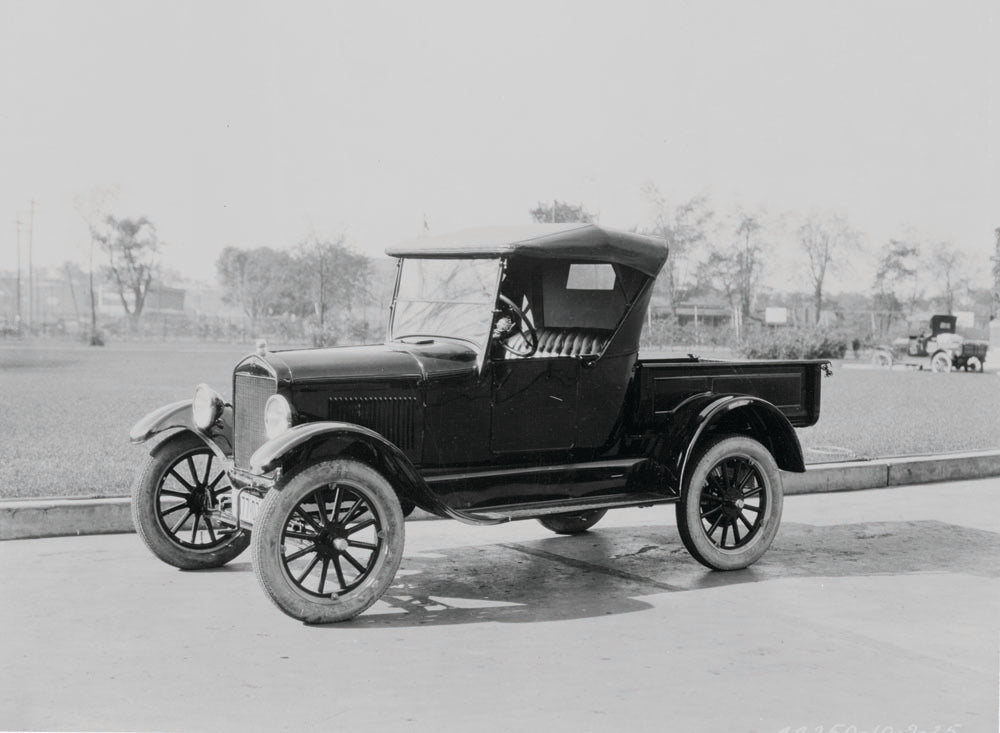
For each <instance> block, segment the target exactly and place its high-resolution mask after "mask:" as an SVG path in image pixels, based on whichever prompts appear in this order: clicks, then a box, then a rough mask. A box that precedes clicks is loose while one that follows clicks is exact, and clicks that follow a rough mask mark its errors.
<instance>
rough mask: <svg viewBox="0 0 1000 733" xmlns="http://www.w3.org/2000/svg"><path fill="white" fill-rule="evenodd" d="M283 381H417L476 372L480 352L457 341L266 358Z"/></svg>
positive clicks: (297, 351) (313, 351)
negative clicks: (477, 354) (477, 353)
mask: <svg viewBox="0 0 1000 733" xmlns="http://www.w3.org/2000/svg"><path fill="white" fill-rule="evenodd" d="M264 358H265V360H266V361H267V362H268V363H269V364H271V366H272V367H273V368H274V369H275V371H276V372H277V377H278V379H279V380H280V381H286V382H291V383H299V382H315V381H347V380H350V381H354V380H357V379H401V378H402V379H413V380H414V381H420V380H425V379H433V378H434V377H438V376H445V375H453V374H460V373H463V372H470V373H472V372H475V371H476V366H477V362H476V352H475V351H474V350H473V349H472V348H471V347H469V346H465V345H463V344H457V343H454V342H445V341H435V340H430V339H426V340H423V341H419V342H414V343H402V342H393V343H391V344H379V345H377V346H337V347H333V348H325V349H295V350H290V351H274V352H270V353H268V354H267V355H266V357H264Z"/></svg>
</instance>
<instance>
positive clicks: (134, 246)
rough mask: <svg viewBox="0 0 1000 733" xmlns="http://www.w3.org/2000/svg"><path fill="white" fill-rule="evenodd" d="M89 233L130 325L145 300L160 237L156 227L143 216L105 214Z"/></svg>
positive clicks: (136, 322)
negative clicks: (101, 254) (103, 257)
mask: <svg viewBox="0 0 1000 733" xmlns="http://www.w3.org/2000/svg"><path fill="white" fill-rule="evenodd" d="M93 236H94V238H95V239H96V240H97V242H98V243H99V244H100V245H101V249H102V250H104V253H105V254H106V255H107V256H108V276H109V279H110V280H111V282H112V284H113V285H114V286H115V289H116V290H117V291H118V297H119V298H120V299H121V303H122V308H124V309H125V313H126V315H128V317H129V323H130V325H131V326H132V328H133V329H138V327H139V319H140V318H141V317H142V310H143V307H144V306H145V304H146V296H147V295H148V294H149V289H150V286H151V285H152V283H153V278H154V276H155V274H156V267H157V262H158V258H159V254H160V240H159V238H158V237H157V235H156V227H155V226H153V223H152V222H151V221H150V220H149V219H147V218H146V217H144V216H143V217H139V218H138V219H116V218H115V217H114V216H111V215H109V216H107V217H105V219H104V226H103V227H102V228H101V229H100V230H94V231H93Z"/></svg>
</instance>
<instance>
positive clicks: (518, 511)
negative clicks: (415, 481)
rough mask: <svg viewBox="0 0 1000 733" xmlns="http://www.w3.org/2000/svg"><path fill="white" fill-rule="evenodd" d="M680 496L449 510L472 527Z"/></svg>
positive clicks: (646, 495) (645, 495) (663, 501)
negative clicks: (473, 525) (472, 525)
mask: <svg viewBox="0 0 1000 733" xmlns="http://www.w3.org/2000/svg"><path fill="white" fill-rule="evenodd" d="M677 499H678V497H676V496H667V495H665V494H654V493H642V494H638V493H637V494H627V495H621V494H618V495H615V496H591V497H584V498H580V499H564V500H559V501H537V502H532V503H531V504H514V505H511V506H491V507H482V508H479V509H452V508H449V509H448V514H449V515H450V516H452V517H453V518H455V519H458V520H461V521H465V522H469V523H471V524H500V523H502V522H513V521H517V520H519V519H536V518H537V517H544V516H548V515H551V514H577V513H580V512H589V511H593V510H595V509H622V508H625V507H646V506H653V505H655V504H673V503H674V502H676V501H677Z"/></svg>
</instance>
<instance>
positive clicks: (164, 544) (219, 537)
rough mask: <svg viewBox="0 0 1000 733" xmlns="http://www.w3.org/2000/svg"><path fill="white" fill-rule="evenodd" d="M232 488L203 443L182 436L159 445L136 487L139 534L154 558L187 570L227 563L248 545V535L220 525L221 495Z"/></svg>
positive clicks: (134, 514)
mask: <svg viewBox="0 0 1000 733" xmlns="http://www.w3.org/2000/svg"><path fill="white" fill-rule="evenodd" d="M229 489H230V485H229V480H228V479H227V478H226V472H225V470H224V469H223V467H222V465H221V464H220V462H219V461H218V460H217V459H216V457H215V454H214V453H213V452H212V450H211V449H210V448H209V447H208V446H207V445H205V443H204V442H203V441H202V439H201V438H199V437H198V436H197V435H193V434H192V433H187V432H185V433H178V434H177V435H174V436H172V437H170V438H168V439H167V440H165V441H164V442H163V443H161V444H160V445H158V446H157V447H156V449H155V450H154V452H153V455H152V456H151V457H150V460H149V463H147V464H146V468H145V470H144V471H143V472H142V473H141V474H140V475H139V477H138V479H137V480H136V482H135V484H134V485H133V487H132V521H133V522H134V523H135V528H136V532H137V533H138V534H139V537H141V538H142V541H143V542H145V543H146V546H147V547H148V548H149V549H150V550H151V551H152V552H153V554H154V555H156V556H157V557H158V558H160V559H161V560H163V561H164V562H165V563H168V564H170V565H173V566H175V567H178V568H181V569H183V570H199V569H202V568H216V567H219V566H220V565H225V564H226V563H227V562H229V561H230V560H232V559H233V558H235V557H236V556H237V555H239V554H240V553H241V552H243V550H245V549H246V548H247V545H249V544H250V535H249V533H248V532H245V531H243V530H240V529H237V528H236V527H233V526H231V525H226V524H222V523H221V522H220V521H219V518H218V509H219V497H220V496H221V495H222V494H223V493H225V492H226V491H229Z"/></svg>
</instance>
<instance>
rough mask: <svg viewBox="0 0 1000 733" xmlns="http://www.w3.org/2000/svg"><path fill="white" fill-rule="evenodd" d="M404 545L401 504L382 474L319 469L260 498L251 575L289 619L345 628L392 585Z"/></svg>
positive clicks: (353, 468) (342, 464) (359, 466)
mask: <svg viewBox="0 0 1000 733" xmlns="http://www.w3.org/2000/svg"><path fill="white" fill-rule="evenodd" d="M404 539H405V532H404V523H403V512H402V509H401V508H400V504H399V499H398V498H397V496H396V493H395V492H394V491H393V489H392V486H390V485H389V482H388V481H386V480H385V478H384V477H383V476H382V475H381V474H379V473H378V472H377V471H375V470H374V469H373V468H371V467H370V466H367V465H365V464H363V463H360V462H358V461H353V460H348V459H344V460H330V461H322V462H320V463H316V464H314V465H312V466H310V467H309V468H306V469H304V470H303V471H300V472H298V473H296V474H295V475H294V476H292V477H291V478H289V479H288V482H287V483H286V484H284V485H282V486H279V487H277V488H275V489H272V490H271V491H269V492H268V493H267V496H265V497H264V502H263V504H262V505H261V508H260V511H259V513H258V515H257V518H256V520H255V523H254V531H253V548H252V551H251V554H252V557H253V567H254V573H255V574H256V576H257V580H258V582H259V583H260V585H261V587H262V588H263V589H264V592H265V593H266V594H267V596H268V597H269V598H270V599H271V600H272V601H273V602H274V604H275V605H276V606H277V607H278V608H280V609H281V610H282V611H284V612H285V613H286V614H288V615H289V616H291V617H292V618H295V619H298V620H299V621H303V622H305V623H309V624H325V623H333V622H337V621H346V620H348V619H351V618H354V617H355V616H357V615H358V614H360V613H362V612H363V611H365V610H366V609H367V608H368V607H369V606H371V605H372V604H373V603H375V601H377V600H378V599H379V598H380V597H381V596H382V594H383V593H384V592H385V591H386V589H388V587H389V586H390V585H391V584H392V581H393V578H394V577H395V575H396V570H398V569H399V562H400V560H401V559H402V557H403V543H404ZM331 566H332V572H331Z"/></svg>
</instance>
